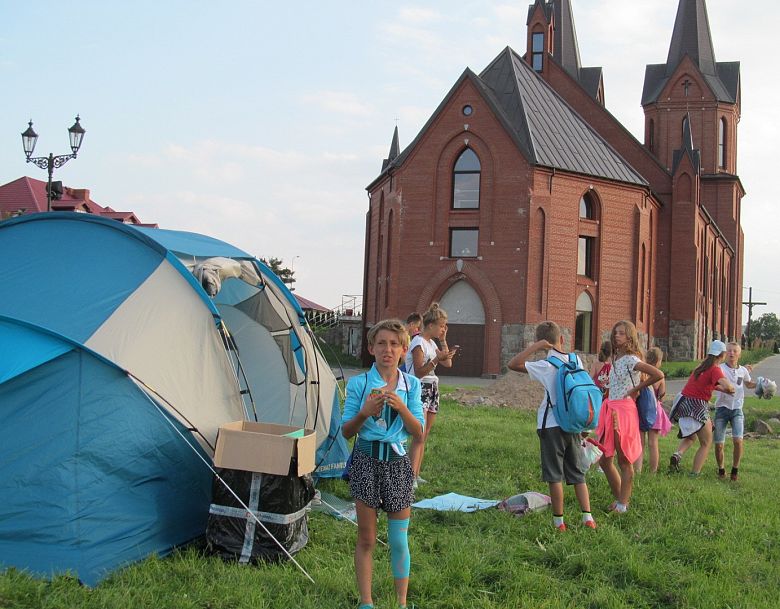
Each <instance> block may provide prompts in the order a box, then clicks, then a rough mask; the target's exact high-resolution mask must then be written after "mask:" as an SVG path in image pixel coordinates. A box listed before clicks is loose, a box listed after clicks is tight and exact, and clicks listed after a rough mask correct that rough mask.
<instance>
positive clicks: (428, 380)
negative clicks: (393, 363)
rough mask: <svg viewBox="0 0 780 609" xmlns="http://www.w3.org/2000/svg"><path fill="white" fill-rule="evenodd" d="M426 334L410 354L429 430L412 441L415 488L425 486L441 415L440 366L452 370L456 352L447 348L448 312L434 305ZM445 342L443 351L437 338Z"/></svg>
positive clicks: (408, 360)
mask: <svg viewBox="0 0 780 609" xmlns="http://www.w3.org/2000/svg"><path fill="white" fill-rule="evenodd" d="M422 324H423V325H422V332H421V333H420V334H418V335H417V336H415V337H414V338H413V339H412V344H411V345H409V351H407V353H406V370H407V371H408V372H409V373H410V374H414V375H415V376H417V378H419V379H420V383H421V385H422V404H423V410H424V411H425V431H424V432H423V436H422V439H421V440H419V441H418V440H417V439H416V438H415V440H414V441H412V447H411V451H410V453H411V457H412V469H413V470H414V485H415V487H416V486H417V484H423V483H425V480H423V479H422V478H420V469H421V468H422V462H423V456H424V455H425V444H426V442H427V441H428V435H429V434H430V433H431V429H433V423H434V421H435V420H436V415H437V413H438V412H439V377H437V376H436V366H438V365H439V364H441V365H442V366H444V367H445V368H450V367H452V358H453V357H454V356H455V354H456V353H457V348H456V349H450V348H449V347H448V346H447V312H446V311H445V310H444V309H442V308H441V307H439V303H438V302H434V303H433V304H431V306H430V307H428V310H427V311H426V312H425V313H423V318H422ZM434 338H435V339H438V340H439V341H440V342H441V349H439V347H438V346H437V345H436V342H434V340H433V339H434Z"/></svg>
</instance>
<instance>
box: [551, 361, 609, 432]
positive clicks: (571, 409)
mask: <svg viewBox="0 0 780 609" xmlns="http://www.w3.org/2000/svg"><path fill="white" fill-rule="evenodd" d="M547 361H548V362H550V363H551V364H552V365H553V366H555V367H556V368H557V369H558V374H557V376H556V381H555V382H556V389H557V393H558V399H557V401H556V403H555V404H552V403H551V401H550V394H549V393H548V394H547V407H548V408H552V411H553V414H554V415H555V420H556V421H558V425H560V427H561V429H562V430H563V431H565V432H567V433H580V432H581V431H590V430H592V429H596V426H597V425H598V423H599V413H600V412H601V401H602V400H603V399H604V396H602V395H601V389H599V388H598V387H596V383H594V382H593V379H592V378H591V377H590V374H588V372H587V370H583V369H582V368H580V365H579V363H578V361H577V356H576V355H575V354H574V353H569V361H568V362H562V361H561V360H560V359H558V358H557V357H553V356H550V357H548V358H547ZM546 421H547V414H546V413H545V417H544V422H543V423H542V427H544V423H546Z"/></svg>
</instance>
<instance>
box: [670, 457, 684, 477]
mask: <svg viewBox="0 0 780 609" xmlns="http://www.w3.org/2000/svg"><path fill="white" fill-rule="evenodd" d="M680 461H682V458H681V457H680V455H678V454H677V453H674V454H672V456H671V457H670V458H669V472H670V473H674V472H679V471H680Z"/></svg>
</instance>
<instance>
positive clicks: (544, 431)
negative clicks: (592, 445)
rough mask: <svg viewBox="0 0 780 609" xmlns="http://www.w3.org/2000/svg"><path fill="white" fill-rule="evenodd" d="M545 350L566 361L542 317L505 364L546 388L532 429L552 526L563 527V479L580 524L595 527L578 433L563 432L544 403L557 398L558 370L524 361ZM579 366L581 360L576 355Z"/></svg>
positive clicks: (556, 331) (554, 327)
mask: <svg viewBox="0 0 780 609" xmlns="http://www.w3.org/2000/svg"><path fill="white" fill-rule="evenodd" d="M542 349H546V350H547V358H550V357H556V358H558V359H560V360H561V361H562V362H564V363H565V362H568V361H569V357H568V354H567V353H566V352H565V351H564V350H563V349H564V338H563V335H562V334H561V329H560V328H559V327H558V324H556V323H555V322H552V321H544V322H542V323H540V324H539V325H538V326H536V342H535V343H533V344H531V345H529V346H528V347H526V348H525V350H523V351H521V352H520V353H518V354H517V355H515V356H514V357H513V358H512V359H511V360H510V361H509V363H508V364H507V367H508V368H509V369H510V370H514V371H515V372H526V373H528V376H529V377H531V378H532V379H534V380H535V381H538V382H539V383H541V384H542V386H543V387H544V388H545V390H546V394H545V396H544V398H543V399H542V402H541V404H539V409H538V410H537V413H536V433H537V434H538V436H539V450H540V453H541V461H542V479H543V480H544V481H545V482H547V484H548V486H549V488H550V498H551V499H552V508H553V526H554V527H555V528H556V529H558V530H559V531H565V530H566V523H565V521H564V519H563V481H564V480H565V481H566V484H570V485H573V486H574V494H575V496H576V497H577V501H578V502H579V504H580V509H581V510H582V516H581V518H582V524H583V525H584V526H586V527H589V528H591V529H595V528H596V521H595V520H593V516H592V515H591V513H590V495H589V493H588V485H587V484H586V483H585V472H586V471H587V469H588V466H587V464H586V463H585V459H584V455H583V452H582V448H581V446H580V435H579V434H576V433H566V432H565V431H563V430H562V429H561V428H560V427H559V425H558V422H557V421H556V420H555V415H554V414H553V411H552V408H550V406H549V403H548V397H549V400H550V403H555V401H556V400H558V389H557V387H556V384H557V383H556V379H557V377H558V370H557V368H556V367H555V366H553V365H552V364H551V363H550V362H548V361H547V360H546V359H543V360H539V361H535V362H529V361H527V360H528V358H529V357H531V356H532V355H533V354H534V353H536V352H537V351H540V350H542ZM577 361H578V363H579V366H580V367H582V362H581V361H579V357H578V358H577Z"/></svg>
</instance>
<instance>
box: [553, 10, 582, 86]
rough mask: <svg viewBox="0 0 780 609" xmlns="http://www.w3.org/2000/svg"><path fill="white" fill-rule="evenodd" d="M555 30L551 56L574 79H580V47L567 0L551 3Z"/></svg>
mask: <svg viewBox="0 0 780 609" xmlns="http://www.w3.org/2000/svg"><path fill="white" fill-rule="evenodd" d="M552 4H553V14H554V19H555V21H554V23H555V30H554V36H553V56H554V57H555V58H556V59H557V60H558V63H559V64H561V67H563V69H564V70H566V71H567V72H568V73H569V74H570V75H571V76H572V77H573V78H574V79H575V80H580V67H581V66H582V64H581V63H580V49H579V45H578V44H577V31H576V30H575V28H574V15H573V14H572V12H571V3H570V2H569V0H555V1H554V2H553V3H552Z"/></svg>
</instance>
